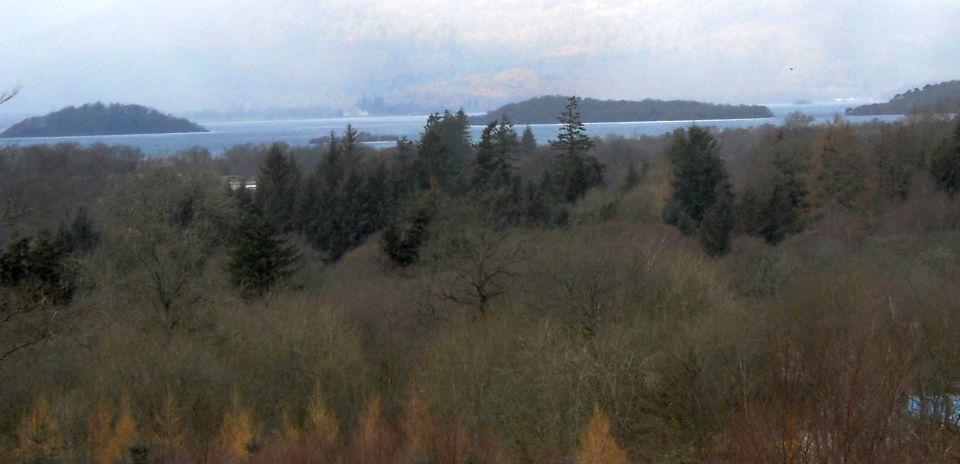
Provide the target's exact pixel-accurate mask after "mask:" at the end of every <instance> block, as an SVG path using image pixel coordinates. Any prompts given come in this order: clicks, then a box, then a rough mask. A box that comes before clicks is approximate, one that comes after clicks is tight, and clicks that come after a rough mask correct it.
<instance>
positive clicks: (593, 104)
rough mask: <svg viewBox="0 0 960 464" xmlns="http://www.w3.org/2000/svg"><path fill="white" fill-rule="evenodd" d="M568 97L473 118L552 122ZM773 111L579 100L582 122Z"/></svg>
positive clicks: (529, 102) (522, 104) (507, 107)
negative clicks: (504, 116)
mask: <svg viewBox="0 0 960 464" xmlns="http://www.w3.org/2000/svg"><path fill="white" fill-rule="evenodd" d="M568 101H569V99H568V98H567V97H564V96H559V95H552V96H543V97H536V98H531V99H529V100H525V101H522V102H519V103H510V104H508V105H504V106H502V107H500V108H497V109H496V110H494V111H490V112H489V113H487V114H485V115H482V116H474V117H472V118H471V119H470V122H471V123H472V124H486V123H488V122H490V121H493V120H496V119H499V118H500V117H501V116H502V115H504V114H505V115H507V117H508V118H509V119H510V121H512V122H513V123H515V124H551V123H555V122H557V115H558V114H560V113H562V112H563V109H564V107H565V106H566V104H567V102H568ZM772 116H773V113H771V112H770V109H769V108H767V107H765V106H759V105H719V104H713V103H703V102H697V101H688V100H667V101H664V100H651V99H646V100H642V101H628V100H597V99H593V98H584V99H583V100H582V101H581V102H580V117H581V118H582V119H583V122H626V121H686V120H691V119H737V118H769V117H772Z"/></svg>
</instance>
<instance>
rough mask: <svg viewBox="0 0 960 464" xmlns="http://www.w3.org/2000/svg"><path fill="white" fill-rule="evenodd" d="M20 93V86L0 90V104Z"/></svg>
mask: <svg viewBox="0 0 960 464" xmlns="http://www.w3.org/2000/svg"><path fill="white" fill-rule="evenodd" d="M18 93H20V86H19V85H18V86H15V87H13V88H12V89H10V90H4V91H3V92H0V105H2V104H4V103H6V102H8V101H10V100H11V99H12V98H13V97H16V96H17V94H18Z"/></svg>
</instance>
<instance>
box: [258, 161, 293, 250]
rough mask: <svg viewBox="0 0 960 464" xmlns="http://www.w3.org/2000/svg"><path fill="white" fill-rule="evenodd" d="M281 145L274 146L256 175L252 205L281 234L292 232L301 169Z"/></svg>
mask: <svg viewBox="0 0 960 464" xmlns="http://www.w3.org/2000/svg"><path fill="white" fill-rule="evenodd" d="M285 151H286V150H285V148H284V146H283V145H281V144H273V146H271V147H270V150H269V151H268V152H267V158H266V159H265V160H264V161H263V165H262V166H261V167H260V173H259V174H258V175H257V193H256V197H255V200H254V204H255V205H256V207H257V210H258V211H259V212H260V214H262V215H263V217H264V218H265V219H266V220H267V221H270V222H272V223H274V224H276V226H277V227H278V228H279V229H280V230H281V231H283V232H287V231H290V230H292V228H293V226H294V218H295V215H294V213H295V211H296V206H297V204H298V203H299V197H300V177H301V176H300V168H299V167H298V166H297V163H296V162H295V161H294V160H293V159H291V158H289V157H288V156H287V155H286V153H285Z"/></svg>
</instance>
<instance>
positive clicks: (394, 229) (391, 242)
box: [380, 192, 437, 267]
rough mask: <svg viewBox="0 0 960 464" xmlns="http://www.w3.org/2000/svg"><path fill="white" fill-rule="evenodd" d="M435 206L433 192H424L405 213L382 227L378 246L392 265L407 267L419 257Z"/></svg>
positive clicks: (427, 235)
mask: <svg viewBox="0 0 960 464" xmlns="http://www.w3.org/2000/svg"><path fill="white" fill-rule="evenodd" d="M436 208H437V205H436V198H435V194H434V193H433V192H426V193H424V194H423V195H422V196H421V197H420V199H419V200H418V201H417V202H416V203H415V204H413V205H412V206H411V207H410V208H409V209H408V211H406V213H405V214H403V215H402V216H400V217H396V218H394V219H393V220H391V221H390V222H388V223H387V225H386V227H384V229H383V234H382V236H381V237H380V247H381V249H382V250H383V251H384V253H386V255H387V257H388V258H389V259H390V261H391V262H392V263H393V264H394V265H396V266H399V267H407V266H410V265H412V264H414V263H416V262H417V260H418V259H419V258H420V247H421V246H423V244H424V243H425V242H426V241H427V239H428V238H429V226H430V223H431V222H432V221H433V218H434V216H435V215H436V212H437V211H436Z"/></svg>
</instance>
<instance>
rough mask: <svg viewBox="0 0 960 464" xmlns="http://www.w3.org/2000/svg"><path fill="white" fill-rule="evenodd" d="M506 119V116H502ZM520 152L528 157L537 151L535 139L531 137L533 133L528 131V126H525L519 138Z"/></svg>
mask: <svg viewBox="0 0 960 464" xmlns="http://www.w3.org/2000/svg"><path fill="white" fill-rule="evenodd" d="M504 117H506V115H504ZM520 146H521V152H522V153H523V154H524V155H529V154H531V153H533V151H534V150H536V149H537V139H536V137H534V136H533V131H532V130H530V126H529V125H527V127H526V128H524V129H523V136H522V137H521V138H520Z"/></svg>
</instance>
